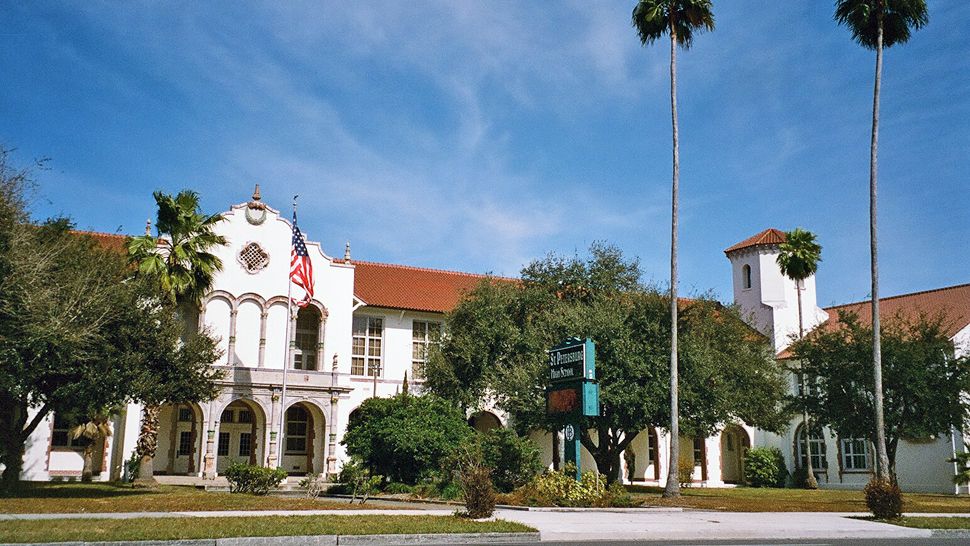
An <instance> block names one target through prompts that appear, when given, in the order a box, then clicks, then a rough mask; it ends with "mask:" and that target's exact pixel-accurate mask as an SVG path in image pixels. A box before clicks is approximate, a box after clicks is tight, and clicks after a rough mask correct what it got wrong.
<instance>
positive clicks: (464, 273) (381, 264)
mask: <svg viewBox="0 0 970 546" xmlns="http://www.w3.org/2000/svg"><path fill="white" fill-rule="evenodd" d="M338 261H339V260H338ZM350 263H352V264H355V265H356V264H364V265H376V266H379V267H396V268H399V269H407V270H409V271H424V272H427V273H445V274H448V275H461V276H465V277H479V278H482V279H510V280H516V279H513V278H512V277H504V276H501V275H490V274H488V273H469V272H467V271H455V270H453V269H435V268H433V267H418V266H416V265H404V264H391V263H386V262H371V261H368V260H351V261H350Z"/></svg>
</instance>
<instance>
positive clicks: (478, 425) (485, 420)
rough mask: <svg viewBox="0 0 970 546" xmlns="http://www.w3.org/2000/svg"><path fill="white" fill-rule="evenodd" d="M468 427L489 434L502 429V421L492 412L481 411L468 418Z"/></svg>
mask: <svg viewBox="0 0 970 546" xmlns="http://www.w3.org/2000/svg"><path fill="white" fill-rule="evenodd" d="M468 426H470V427H472V428H473V429H475V430H477V431H478V432H488V431H490V430H493V429H497V428H502V421H500V420H499V418H498V416H496V415H495V414H494V413H492V412H490V411H479V412H476V413H473V414H472V416H471V417H469V418H468Z"/></svg>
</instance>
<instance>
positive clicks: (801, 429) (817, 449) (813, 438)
mask: <svg viewBox="0 0 970 546" xmlns="http://www.w3.org/2000/svg"><path fill="white" fill-rule="evenodd" d="M795 435H796V438H797V439H798V440H797V441H796V443H795V458H796V459H797V460H798V464H799V466H800V467H802V468H804V467H805V465H806V462H805V426H804V425H799V426H798V430H796V431H795ZM808 441H809V442H811V444H812V469H813V470H825V469H826V468H828V460H827V459H826V457H825V436H823V435H822V429H821V428H819V427H817V426H815V427H812V429H811V432H810V433H809V435H808Z"/></svg>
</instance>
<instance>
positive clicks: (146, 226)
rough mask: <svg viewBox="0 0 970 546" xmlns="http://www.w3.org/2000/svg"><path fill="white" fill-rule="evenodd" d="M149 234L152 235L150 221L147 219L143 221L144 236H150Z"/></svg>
mask: <svg viewBox="0 0 970 546" xmlns="http://www.w3.org/2000/svg"><path fill="white" fill-rule="evenodd" d="M151 234H152V219H151V218H149V219H147V220H145V235H151Z"/></svg>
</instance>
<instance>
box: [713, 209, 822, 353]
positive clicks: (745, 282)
mask: <svg viewBox="0 0 970 546" xmlns="http://www.w3.org/2000/svg"><path fill="white" fill-rule="evenodd" d="M783 242H785V232H783V231H781V230H778V229H775V228H769V229H766V230H764V231H762V232H760V233H758V234H756V235H753V236H751V237H748V238H747V239H745V240H743V241H741V242H739V243H737V244H735V245H732V246H730V247H728V248H727V249H726V250H725V251H724V254H725V255H727V258H728V260H730V261H731V272H732V277H733V285H734V303H735V305H737V306H738V307H739V308H740V311H741V315H742V317H744V319H745V321H746V322H747V323H748V324H749V325H751V326H752V327H753V328H755V329H756V330H758V331H759V332H761V333H763V334H764V335H766V336H768V339H770V340H771V343H772V345H773V346H774V348H775V352H779V351H781V350H783V349H784V348H785V347H787V346H788V345H790V344H791V342H792V339H793V336H797V335H798V289H799V288H798V287H797V286H796V284H795V281H793V280H791V279H789V278H788V277H786V276H784V275H782V273H781V268H780V267H778V262H777V260H778V254H779V253H780V250H779V245H780V244H781V243H783ZM801 291H802V320H803V323H804V327H805V332H806V333H807V332H809V331H810V330H811V329H812V328H814V327H815V326H816V325H818V324H821V323H822V322H825V321H826V320H827V319H828V313H826V312H825V311H824V310H822V309H820V308H819V307H818V305H817V304H816V292H815V276H814V275H812V276H811V277H809V278H807V279H805V281H804V282H803V283H802V287H801Z"/></svg>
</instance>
